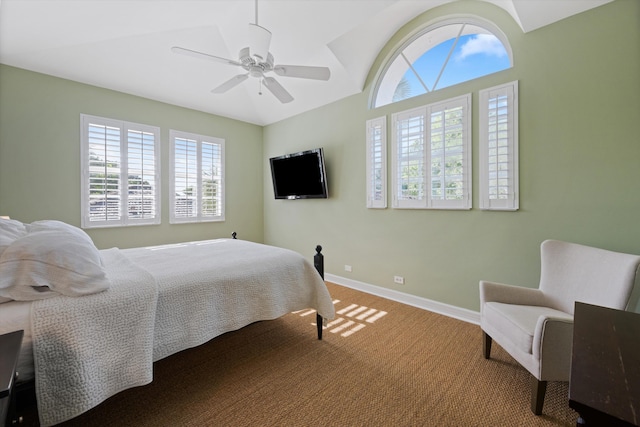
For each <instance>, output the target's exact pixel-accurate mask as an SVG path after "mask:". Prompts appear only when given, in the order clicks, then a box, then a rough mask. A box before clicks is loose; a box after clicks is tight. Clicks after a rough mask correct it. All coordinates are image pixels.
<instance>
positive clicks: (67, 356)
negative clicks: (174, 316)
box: [31, 249, 157, 426]
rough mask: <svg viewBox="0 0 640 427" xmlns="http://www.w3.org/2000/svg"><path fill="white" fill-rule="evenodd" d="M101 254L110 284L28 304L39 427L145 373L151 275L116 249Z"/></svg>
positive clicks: (149, 372) (149, 354)
mask: <svg viewBox="0 0 640 427" xmlns="http://www.w3.org/2000/svg"><path fill="white" fill-rule="evenodd" d="M101 252H102V257H103V261H104V263H105V269H106V271H107V274H108V276H109V277H110V279H111V281H112V284H111V288H110V289H108V290H107V291H104V292H101V293H97V294H93V295H87V296H83V297H55V298H49V299H44V300H40V301H35V302H34V304H33V307H32V311H31V316H32V317H31V321H32V330H33V349H34V364H35V372H36V396H37V401H38V412H39V416H40V424H41V425H42V426H49V425H52V424H57V423H60V422H62V421H66V420H68V419H70V418H73V417H75V416H77V415H79V414H81V413H83V412H85V411H87V410H89V409H91V408H93V407H94V406H96V405H98V404H99V403H101V402H102V401H104V400H105V399H107V398H108V397H110V396H113V395H114V394H116V393H119V392H120V391H122V390H125V389H127V388H131V387H135V386H139V385H144V384H148V383H150V382H151V380H152V378H153V367H152V365H153V362H152V359H153V330H154V322H155V315H156V304H157V287H156V284H155V281H154V279H153V277H152V276H151V275H150V274H149V273H147V272H146V271H145V270H143V269H142V268H140V267H137V266H136V265H135V264H134V263H132V262H131V261H130V260H128V259H127V258H126V257H124V256H123V255H122V254H121V253H120V251H119V250H118V249H110V250H105V251H101Z"/></svg>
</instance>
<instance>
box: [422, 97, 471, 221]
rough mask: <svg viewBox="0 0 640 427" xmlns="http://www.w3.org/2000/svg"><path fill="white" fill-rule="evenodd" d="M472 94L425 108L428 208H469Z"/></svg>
mask: <svg viewBox="0 0 640 427" xmlns="http://www.w3.org/2000/svg"><path fill="white" fill-rule="evenodd" d="M470 111H471V95H470V94H468V95H464V96H462V97H459V98H455V99H450V100H447V101H445V102H442V103H438V104H432V105H429V106H428V107H427V115H428V118H429V131H428V146H429V150H430V151H429V153H428V154H429V159H430V173H429V175H428V188H429V190H430V193H429V202H428V207H430V208H434V209H471V131H470V130H471V125H470V124H471V119H470Z"/></svg>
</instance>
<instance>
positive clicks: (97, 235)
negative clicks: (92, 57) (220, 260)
mask: <svg viewBox="0 0 640 427" xmlns="http://www.w3.org/2000/svg"><path fill="white" fill-rule="evenodd" d="M81 113H85V114H91V115H96V116H101V117H108V118H113V119H121V120H126V121H130V122H135V123H143V124H148V125H153V126H158V127H160V130H161V139H162V142H161V168H162V170H161V192H162V201H161V215H162V224H160V225H150V226H137V227H126V228H104V229H92V230H87V232H88V234H89V235H90V236H91V237H92V238H93V240H94V242H95V243H96V246H98V247H99V248H101V249H102V248H109V247H114V246H117V247H120V248H126V247H132V246H144V245H155V244H160V243H170V242H179V241H185V240H201V239H207V238H216V237H223V236H224V237H229V236H230V235H231V233H232V232H233V231H237V232H238V234H239V236H240V237H242V238H244V239H246V240H253V241H259V242H261V241H262V239H263V234H264V231H263V220H262V216H263V215H262V206H263V203H262V199H263V194H262V191H263V190H262V176H263V171H262V163H263V162H262V159H263V153H262V131H263V129H262V127H261V126H255V125H251V124H248V123H244V122H240V121H236V120H231V119H227V118H223V117H217V116H213V115H210V114H205V113H201V112H197V111H193V110H188V109H185V108H180V107H176V106H172V105H168V104H163V103H160V102H155V101H150V100H148V99H143V98H139V97H135V96H131V95H126V94H123V93H120V92H115V91H110V90H105V89H100V88H96V87H93V86H88V85H84V84H80V83H76V82H72V81H69V80H63V79H59V78H55V77H51V76H46V75H43V74H37V73H33V72H29V71H25V70H21V69H17V68H12V67H8V66H3V65H0V214H1V215H10V216H11V217H12V218H16V219H18V220H21V221H23V222H32V221H35V220H39V219H58V220H61V221H65V222H68V223H70V224H73V225H76V226H80V215H81V212H80V114H81ZM170 129H176V130H182V131H186V132H193V133H197V134H201V135H209V136H215V137H221V138H224V139H225V140H226V142H225V156H226V162H225V166H226V221H225V222H220V223H204V224H179V225H169V198H168V197H169V193H168V190H169V130H170Z"/></svg>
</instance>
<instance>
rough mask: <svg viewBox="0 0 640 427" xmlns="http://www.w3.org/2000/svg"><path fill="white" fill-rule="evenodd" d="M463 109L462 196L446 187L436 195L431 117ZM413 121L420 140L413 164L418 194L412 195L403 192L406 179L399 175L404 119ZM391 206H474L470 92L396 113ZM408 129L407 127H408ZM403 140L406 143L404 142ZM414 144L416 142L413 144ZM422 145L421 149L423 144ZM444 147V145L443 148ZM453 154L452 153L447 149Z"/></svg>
mask: <svg viewBox="0 0 640 427" xmlns="http://www.w3.org/2000/svg"><path fill="white" fill-rule="evenodd" d="M456 109H461V111H462V123H461V125H460V126H461V132H462V135H461V145H460V149H461V150H462V160H461V163H462V164H461V168H462V174H461V175H462V176H461V177H460V179H459V181H458V182H461V184H462V189H461V191H462V196H461V197H459V198H457V197H456V198H449V197H447V194H446V191H444V192H443V193H442V197H439V196H438V197H434V194H433V192H432V189H433V187H432V183H433V177H434V175H433V172H434V171H433V170H432V160H434V159H433V157H432V151H433V150H434V147H433V146H432V143H435V142H434V141H435V138H434V137H435V134H434V133H433V132H431V120H432V119H431V118H432V116H433V115H435V114H437V113H440V112H446V111H454V110H456ZM408 121H414V123H416V124H418V123H419V124H418V125H417V127H416V128H415V130H414V132H416V137H415V138H414V139H413V141H414V142H415V143H417V144H418V149H417V150H416V151H415V156H414V159H413V161H414V165H415V167H417V168H418V170H419V173H418V176H417V184H418V194H417V195H416V196H415V197H413V198H410V197H406V196H405V195H403V191H402V185H403V184H404V183H403V180H402V178H401V177H400V173H401V171H402V167H403V165H402V164H401V162H403V159H406V158H407V155H406V151H407V148H408V146H407V145H406V143H407V142H408V141H407V139H406V138H404V137H403V128H402V125H403V124H404V123H408ZM392 127H393V134H392V146H393V152H392V186H393V187H392V188H393V196H392V199H393V200H392V206H393V207H394V208H398V209H467V210H468V209H471V205H472V197H471V195H472V179H471V178H472V170H471V167H472V162H471V160H472V151H471V94H470V93H469V94H466V95H462V96H459V97H456V98H451V99H448V100H445V101H442V102H437V103H433V104H429V105H426V106H423V107H418V108H414V109H411V110H407V111H403V112H399V113H395V114H393V115H392ZM405 130H406V128H405ZM402 144H405V145H404V146H403V145H402ZM414 145H415V144H414ZM420 145H421V149H420V147H419V146H420ZM443 150H444V148H443ZM445 155H451V153H445Z"/></svg>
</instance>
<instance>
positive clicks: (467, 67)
mask: <svg viewBox="0 0 640 427" xmlns="http://www.w3.org/2000/svg"><path fill="white" fill-rule="evenodd" d="M512 66H513V60H512V55H511V47H510V46H509V43H508V42H507V39H506V37H505V36H504V34H502V32H501V31H500V30H499V29H498V28H496V27H495V26H494V25H492V24H490V23H488V22H485V21H481V20H479V19H477V18H473V19H470V18H467V19H460V18H456V19H449V20H446V21H441V22H438V23H437V24H433V25H430V26H428V27H426V28H424V29H423V30H421V31H419V32H417V33H416V34H414V35H413V36H412V37H410V38H409V39H408V40H407V41H405V42H404V43H403V44H402V45H401V46H400V47H399V49H398V50H396V51H395V52H394V54H393V55H392V56H391V58H390V59H389V60H388V61H387V63H386V66H385V67H384V68H383V70H382V73H381V74H380V76H379V77H378V79H377V84H376V86H375V89H374V94H373V95H374V96H373V97H372V100H373V102H372V107H373V108H375V107H380V106H383V105H387V104H391V103H393V102H397V101H401V100H403V99H407V98H411V97H414V96H418V95H422V94H425V93H429V92H433V91H435V90H438V89H442V88H444V87H447V86H452V85H455V84H458V83H462V82H465V81H468V80H472V79H475V78H478V77H482V76H485V75H487V74H491V73H495V72H497V71H501V70H504V69H507V68H511V67H512Z"/></svg>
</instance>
